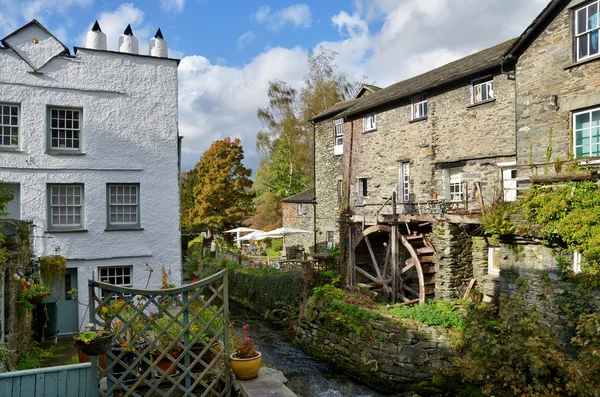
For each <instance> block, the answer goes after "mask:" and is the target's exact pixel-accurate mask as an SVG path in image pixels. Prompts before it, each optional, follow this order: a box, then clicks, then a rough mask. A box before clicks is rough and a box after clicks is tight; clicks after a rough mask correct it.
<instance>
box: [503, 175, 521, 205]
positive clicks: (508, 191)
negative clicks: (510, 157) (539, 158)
mask: <svg viewBox="0 0 600 397" xmlns="http://www.w3.org/2000/svg"><path fill="white" fill-rule="evenodd" d="M502 187H503V191H504V201H506V202H509V201H517V169H516V168H508V169H503V170H502Z"/></svg>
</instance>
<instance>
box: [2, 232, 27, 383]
mask: <svg viewBox="0 0 600 397" xmlns="http://www.w3.org/2000/svg"><path fill="white" fill-rule="evenodd" d="M0 233H2V234H4V235H5V236H6V239H5V241H4V244H3V245H2V248H6V250H7V254H6V259H7V260H6V263H0V271H1V272H2V273H3V274H4V286H5V289H4V315H5V317H4V319H0V321H4V322H5V324H4V326H5V344H6V347H7V348H8V349H10V350H12V351H15V352H19V351H21V350H22V349H24V348H25V347H27V346H29V345H30V344H31V341H32V338H33V331H32V312H31V311H30V310H26V311H24V313H23V314H22V315H21V316H19V314H18V312H17V306H18V305H19V303H18V302H17V295H18V291H19V289H21V288H22V286H21V282H20V281H16V280H14V279H13V278H12V275H13V274H15V273H17V272H19V271H24V268H25V267H27V265H28V264H29V260H30V259H31V250H30V247H29V226H28V225H27V224H26V223H25V222H20V221H13V220H2V221H0ZM1 367H2V363H1V362H0V372H2V368H1Z"/></svg>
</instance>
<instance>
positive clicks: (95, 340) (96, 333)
mask: <svg viewBox="0 0 600 397" xmlns="http://www.w3.org/2000/svg"><path fill="white" fill-rule="evenodd" d="M74 338H75V347H76V348H77V349H79V350H81V351H82V352H83V353H85V354H87V355H88V356H101V355H102V354H104V353H106V352H107V351H108V348H109V347H110V346H111V344H112V338H113V334H112V333H110V332H107V331H105V330H104V329H103V328H100V329H95V327H94V325H93V324H89V325H87V326H86V327H85V331H84V332H81V333H79V334H77V336H75V337H74Z"/></svg>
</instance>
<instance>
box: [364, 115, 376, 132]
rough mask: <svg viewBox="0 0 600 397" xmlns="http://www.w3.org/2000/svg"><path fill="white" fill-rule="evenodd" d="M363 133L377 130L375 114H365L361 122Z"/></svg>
mask: <svg viewBox="0 0 600 397" xmlns="http://www.w3.org/2000/svg"><path fill="white" fill-rule="evenodd" d="M363 127H364V128H363V131H364V132H369V131H375V130H376V129H377V118H376V114H375V113H371V114H367V115H366V116H365V119H364V121H363Z"/></svg>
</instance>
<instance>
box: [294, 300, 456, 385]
mask: <svg viewBox="0 0 600 397" xmlns="http://www.w3.org/2000/svg"><path fill="white" fill-rule="evenodd" d="M357 331H358V333H357ZM457 332H458V331H455V330H448V329H445V328H441V327H430V326H426V325H423V324H421V323H418V322H416V321H412V320H399V319H392V318H391V317H389V316H385V317H382V318H381V319H379V320H372V321H369V322H368V324H363V325H361V327H360V329H357V330H354V329H349V328H348V324H347V323H345V322H344V320H335V319H332V318H330V317H327V318H325V317H322V316H320V313H319V312H318V311H317V312H315V314H314V316H313V317H312V319H311V320H308V319H306V318H304V319H303V320H302V321H301V323H300V324H299V326H298V329H297V333H296V342H297V343H298V345H300V347H301V348H302V349H303V350H304V351H306V352H308V353H309V354H312V355H313V356H315V357H317V358H319V359H321V360H323V361H325V362H327V363H329V364H332V365H334V366H336V367H338V368H339V369H340V370H342V371H344V372H345V373H347V374H348V375H350V376H353V377H356V378H358V379H359V380H360V381H361V382H364V383H366V384H368V385H369V386H371V387H373V388H375V389H378V390H382V391H393V390H390V388H392V389H397V390H401V389H402V387H403V385H406V384H410V383H415V382H420V381H422V380H425V379H430V378H431V377H432V376H433V375H434V374H436V373H438V372H439V371H440V368H441V367H442V366H444V365H448V363H449V360H450V359H451V358H452V357H453V356H454V355H455V350H454V348H453V340H454V338H455V336H456V335H457Z"/></svg>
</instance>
